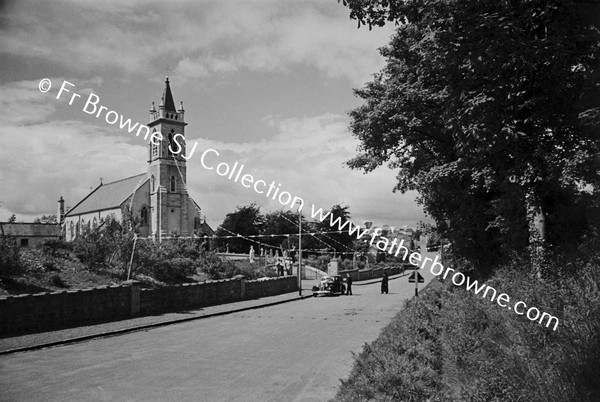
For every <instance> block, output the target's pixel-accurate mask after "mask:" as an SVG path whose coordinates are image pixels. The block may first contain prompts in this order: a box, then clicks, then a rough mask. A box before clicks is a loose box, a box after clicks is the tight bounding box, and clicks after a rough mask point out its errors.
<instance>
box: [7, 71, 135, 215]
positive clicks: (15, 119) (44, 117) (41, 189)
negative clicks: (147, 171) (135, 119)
mask: <svg viewBox="0 0 600 402" xmlns="http://www.w3.org/2000/svg"><path fill="white" fill-rule="evenodd" d="M52 81H53V82H57V83H58V82H62V80H61V79H59V78H53V79H52ZM90 82H98V80H97V79H92V80H90V81H77V85H78V87H85V85H86V84H89V83H90ZM38 83H39V81H38V80H33V81H19V82H15V83H10V84H6V85H3V86H2V87H0V93H2V94H3V96H2V97H0V99H2V102H3V103H2V104H1V106H2V107H5V108H8V109H9V110H10V113H3V114H2V115H0V161H2V162H1V165H0V171H1V172H2V174H1V175H0V188H3V189H5V191H3V192H2V195H0V205H1V206H2V208H4V209H3V210H4V211H8V210H9V211H11V212H12V213H16V214H17V215H18V216H20V217H23V216H24V217H27V218H29V219H31V218H32V217H35V216H39V215H41V214H48V213H53V212H54V211H55V206H56V203H55V201H56V200H58V198H59V196H60V195H63V196H64V197H65V200H67V204H68V205H70V206H74V205H75V202H76V201H78V200H80V199H81V198H82V197H83V196H85V195H86V194H87V193H88V192H89V189H90V187H96V186H97V185H98V184H99V177H100V176H103V177H104V179H105V180H104V181H105V182H106V181H109V180H116V179H120V178H123V177H125V176H127V175H134V174H136V173H140V172H143V171H144V168H145V167H144V166H143V164H140V161H143V160H144V157H145V152H146V147H145V144H143V143H139V144H131V143H130V142H132V141H131V140H130V139H129V138H127V137H124V136H116V135H114V131H115V129H114V128H113V127H112V126H108V125H94V124H89V123H84V122H81V121H74V120H52V119H51V118H52V116H53V113H54V112H55V110H56V109H57V107H58V106H60V101H59V100H56V99H55V96H54V95H53V94H52V93H50V92H49V93H46V94H43V93H41V92H40V91H39V89H38ZM74 83H75V82H74ZM6 95H10V98H8V100H7V96H6ZM3 219H4V217H0V220H3Z"/></svg>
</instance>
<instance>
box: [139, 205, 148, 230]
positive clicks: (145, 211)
mask: <svg viewBox="0 0 600 402" xmlns="http://www.w3.org/2000/svg"><path fill="white" fill-rule="evenodd" d="M140 218H141V220H142V225H144V226H145V225H147V224H148V208H147V207H145V206H144V207H142V210H141V211H140Z"/></svg>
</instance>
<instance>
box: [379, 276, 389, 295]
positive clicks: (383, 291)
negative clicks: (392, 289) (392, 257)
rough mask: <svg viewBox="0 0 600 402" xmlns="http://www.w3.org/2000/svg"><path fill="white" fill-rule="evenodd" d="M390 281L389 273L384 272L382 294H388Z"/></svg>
mask: <svg viewBox="0 0 600 402" xmlns="http://www.w3.org/2000/svg"><path fill="white" fill-rule="evenodd" d="M388 279H389V278H388V274H387V272H384V273H383V278H381V294H384V293H385V294H386V295H387V294H388Z"/></svg>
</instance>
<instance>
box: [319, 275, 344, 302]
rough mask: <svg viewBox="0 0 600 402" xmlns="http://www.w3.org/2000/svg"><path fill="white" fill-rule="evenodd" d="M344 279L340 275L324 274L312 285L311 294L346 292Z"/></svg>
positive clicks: (331, 294) (323, 294)
mask: <svg viewBox="0 0 600 402" xmlns="http://www.w3.org/2000/svg"><path fill="white" fill-rule="evenodd" d="M344 281H345V279H343V278H342V277H341V276H340V275H331V276H329V275H326V276H324V277H322V278H321V280H320V281H319V283H318V284H316V285H315V286H313V287H312V291H313V296H315V297H317V296H333V295H343V294H344V293H345V292H346V285H345V284H344Z"/></svg>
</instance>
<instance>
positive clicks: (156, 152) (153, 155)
mask: <svg viewBox="0 0 600 402" xmlns="http://www.w3.org/2000/svg"><path fill="white" fill-rule="evenodd" d="M154 133H156V129H155V130H154V132H153V133H152V137H154ZM152 137H150V138H151V142H152V157H157V156H158V145H156V144H154V141H152Z"/></svg>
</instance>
